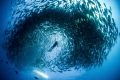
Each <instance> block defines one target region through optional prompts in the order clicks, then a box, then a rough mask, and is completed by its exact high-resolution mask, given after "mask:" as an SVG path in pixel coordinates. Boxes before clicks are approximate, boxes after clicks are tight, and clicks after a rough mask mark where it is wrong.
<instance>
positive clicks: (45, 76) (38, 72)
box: [33, 70, 48, 79]
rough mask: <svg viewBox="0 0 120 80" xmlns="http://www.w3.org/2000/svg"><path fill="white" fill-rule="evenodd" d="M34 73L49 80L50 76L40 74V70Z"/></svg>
mask: <svg viewBox="0 0 120 80" xmlns="http://www.w3.org/2000/svg"><path fill="white" fill-rule="evenodd" d="M33 72H35V73H37V74H38V75H40V76H42V77H44V78H46V79H48V75H46V74H44V73H42V72H40V71H38V70H34V71H33Z"/></svg>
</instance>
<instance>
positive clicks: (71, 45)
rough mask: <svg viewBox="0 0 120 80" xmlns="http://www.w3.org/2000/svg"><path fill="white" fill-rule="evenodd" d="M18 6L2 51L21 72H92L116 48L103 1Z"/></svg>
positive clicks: (39, 0) (55, 0) (51, 0)
mask: <svg viewBox="0 0 120 80" xmlns="http://www.w3.org/2000/svg"><path fill="white" fill-rule="evenodd" d="M16 5H17V6H16V7H15V8H13V12H12V15H11V20H10V21H9V22H8V28H7V29H6V30H5V32H4V37H5V38H4V42H3V48H4V49H5V50H6V54H7V57H8V59H9V60H10V61H11V62H12V63H13V64H14V65H15V66H16V67H18V68H20V69H24V68H25V67H27V66H33V67H37V68H40V69H44V68H47V69H49V70H50V71H60V72H62V71H69V70H70V69H71V68H74V69H75V70H79V69H81V68H83V69H90V68H91V67H96V66H100V65H102V63H103V61H104V60H105V59H106V58H107V55H108V54H109V52H110V50H111V48H112V46H114V45H115V43H116V40H117V36H118V29H117V27H116V24H115V22H114V19H113V18H112V9H111V7H110V8H107V6H106V5H105V4H104V6H102V5H101V4H100V3H99V1H98V0H36V1H32V0H31V1H28V2H25V1H23V0H18V1H17V2H16Z"/></svg>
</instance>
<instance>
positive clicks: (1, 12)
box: [0, 0, 120, 80]
mask: <svg viewBox="0 0 120 80" xmlns="http://www.w3.org/2000/svg"><path fill="white" fill-rule="evenodd" d="M99 1H100V2H101V3H103V2H105V3H106V5H107V6H111V7H112V15H113V18H114V19H115V22H116V26H117V27H118V30H119V32H120V22H119V20H120V17H119V14H120V6H119V5H120V1H119V0H106V1H104V0H99ZM13 3H14V0H13V2H12V3H11V1H10V0H0V44H1V43H2V42H3V31H4V30H5V28H6V24H7V21H8V20H9V19H10V15H11V13H10V12H11V7H12V6H16V5H15V4H13ZM119 53H120V37H118V39H117V43H116V44H115V46H114V47H113V48H112V50H111V51H110V53H109V55H108V56H107V59H106V60H105V61H104V62H103V64H102V66H100V67H96V68H93V69H91V70H88V71H85V72H84V71H83V73H78V72H74V71H73V72H68V73H65V74H58V75H57V78H55V77H56V75H55V74H50V73H47V74H48V76H49V75H51V76H52V77H51V76H49V78H48V79H45V78H44V77H42V76H40V77H39V80H120V60H119V59H120V54H119ZM28 57H29V56H28ZM0 60H1V61H0V80H35V79H36V78H35V77H38V76H39V75H37V74H35V73H33V72H31V71H29V70H27V71H20V70H18V69H17V68H16V67H14V66H13V64H11V63H10V61H9V60H8V59H7V56H6V52H5V51H4V50H3V48H2V47H0ZM56 74H57V73H56ZM69 75H70V76H69ZM68 77H70V78H68Z"/></svg>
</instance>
